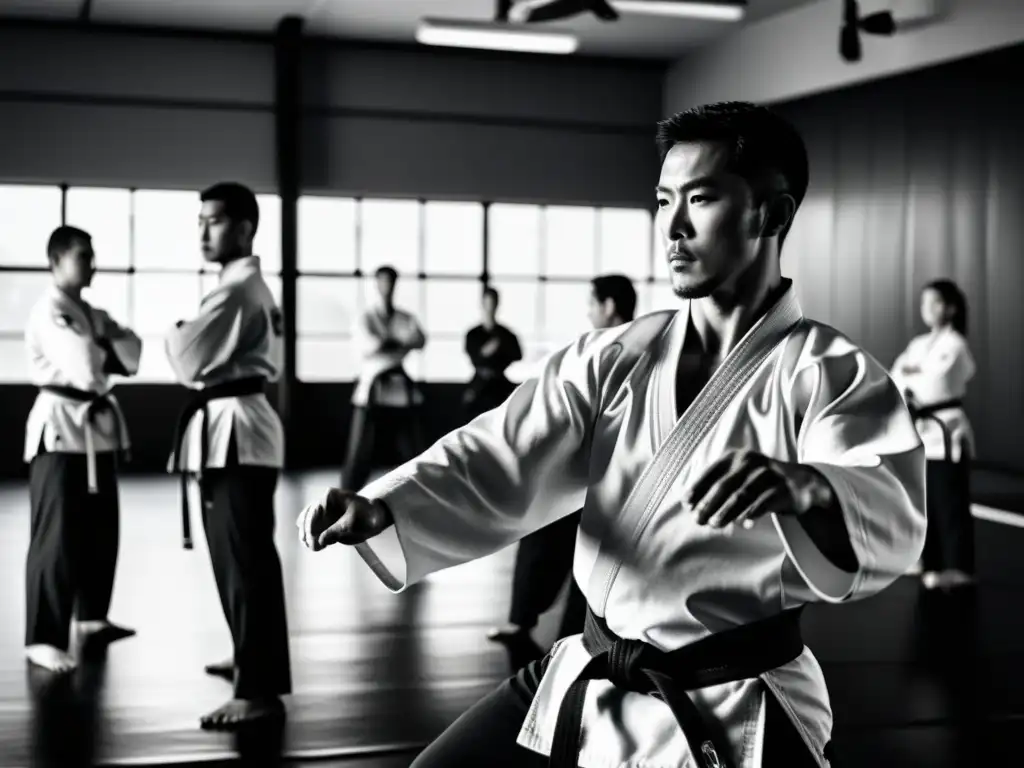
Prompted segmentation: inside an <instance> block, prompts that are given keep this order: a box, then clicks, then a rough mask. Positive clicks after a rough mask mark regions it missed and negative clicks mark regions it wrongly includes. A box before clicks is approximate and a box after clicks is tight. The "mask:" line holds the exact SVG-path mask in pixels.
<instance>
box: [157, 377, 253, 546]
mask: <svg viewBox="0 0 1024 768" xmlns="http://www.w3.org/2000/svg"><path fill="white" fill-rule="evenodd" d="M265 385H266V380H265V379H264V378H263V377H262V376H251V377H249V378H245V379H235V380H234V381H225V382H223V383H221V384H214V385H212V386H209V387H205V388H204V389H200V390H195V391H193V392H192V393H191V395H190V397H189V399H188V401H187V402H186V403H185V407H184V408H182V410H181V414H180V415H179V416H178V423H177V426H176V427H175V428H174V444H173V446H172V448H171V467H172V468H173V470H174V471H180V473H181V531H182V543H183V545H184V547H185V549H192V519H191V517H190V515H189V508H188V472H187V471H186V470H179V469H178V464H179V459H180V457H181V444H182V442H183V441H184V439H185V431H186V430H187V429H188V425H189V422H190V421H192V417H193V416H195V415H196V414H197V413H199V412H200V411H201V412H202V414H203V429H202V432H200V433H199V471H198V472H197V473H196V477H197V479H198V480H199V481H200V482H199V488H200V493H202V492H203V491H202V488H203V484H202V475H203V471H204V470H205V469H206V460H207V457H208V455H209V452H210V437H209V426H210V411H209V408H208V407H207V406H208V405H209V404H210V402H212V401H213V400H223V399H224V398H228V397H244V396H246V395H259V394H262V393H263V390H264V387H265Z"/></svg>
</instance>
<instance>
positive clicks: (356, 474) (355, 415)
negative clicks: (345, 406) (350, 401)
mask: <svg viewBox="0 0 1024 768" xmlns="http://www.w3.org/2000/svg"><path fill="white" fill-rule="evenodd" d="M418 418H419V413H418V412H417V411H416V409H415V408H394V407H389V406H381V405H374V406H356V407H355V408H353V409H352V424H351V426H350V427H349V438H348V453H347V454H346V457H345V465H344V468H343V469H342V478H341V479H342V487H344V488H345V489H346V490H349V491H353V492H358V491H360V490H362V488H363V487H364V486H365V485H366V484H367V483H368V482H369V480H370V474H371V473H372V472H373V470H374V468H375V467H377V466H388V465H391V466H394V465H397V464H401V463H403V462H405V461H408V460H409V459H411V458H413V457H414V456H416V455H417V454H419V452H420V445H419V443H420V440H419V435H418V430H419V424H418V423H417V422H416V420H417V419H418Z"/></svg>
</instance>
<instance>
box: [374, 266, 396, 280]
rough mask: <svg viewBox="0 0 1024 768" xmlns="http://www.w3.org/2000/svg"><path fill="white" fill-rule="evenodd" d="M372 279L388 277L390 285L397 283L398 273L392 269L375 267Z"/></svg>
mask: <svg viewBox="0 0 1024 768" xmlns="http://www.w3.org/2000/svg"><path fill="white" fill-rule="evenodd" d="M373 276H374V277H388V278H390V279H391V282H392V283H395V282H398V272H397V271H396V270H395V268H394V267H389V266H386V265H385V266H383V267H377V271H376V272H374V273H373Z"/></svg>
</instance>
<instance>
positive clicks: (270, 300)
mask: <svg viewBox="0 0 1024 768" xmlns="http://www.w3.org/2000/svg"><path fill="white" fill-rule="evenodd" d="M200 199H201V201H202V208H201V210H200V214H199V236H200V246H201V248H202V253H203V258H204V259H205V260H206V261H207V262H210V263H214V264H219V265H220V278H219V280H218V285H217V287H216V288H214V289H213V290H212V291H211V292H210V293H209V294H207V295H206V296H205V297H204V298H203V301H202V303H201V304H200V306H199V315H198V316H197V317H196V318H195V319H193V320H190V321H188V322H185V321H179V322H178V323H177V325H176V326H175V327H174V328H173V329H171V331H169V332H168V335H167V340H166V353H167V359H168V361H169V362H170V364H171V368H172V370H173V371H174V374H175V376H176V378H177V379H178V381H179V382H181V383H182V384H184V385H185V386H187V387H189V388H190V389H191V390H192V391H191V397H190V399H189V401H188V404H187V405H186V407H185V409H184V411H183V412H182V414H181V418H180V419H179V422H178V428H177V431H176V434H175V437H174V446H173V453H172V455H171V460H170V466H169V469H170V471H171V472H180V473H181V475H182V489H181V492H182V504H183V510H182V514H183V523H184V527H185V546H186V548H191V534H190V527H189V510H188V496H187V487H186V485H185V483H186V482H187V479H186V478H187V476H188V475H189V474H194V475H196V476H197V478H198V481H199V483H198V484H199V490H200V497H201V499H202V504H203V506H202V516H203V527H204V528H205V530H206V539H207V542H208V543H209V549H210V560H211V562H212V565H213V573H214V577H215V579H216V582H217V591H218V593H219V595H220V602H221V607H222V608H223V609H224V617H225V618H226V619H227V623H228V627H229V629H230V630H231V639H232V643H233V645H234V655H233V658H231V659H229V660H227V661H224V662H221V663H215V664H210V665H209V666H207V667H206V672H207V674H210V675H213V676H215V677H222V678H224V679H226V680H229V681H231V682H233V683H234V696H233V697H232V698H231V699H230V700H229V701H228V702H227V703H225V704H224V705H223V706H221V707H219V708H218V709H216V710H214V711H213V712H211V713H209V714H208V715H205V716H204V717H202V718H201V719H200V725H201V726H202V728H204V729H207V730H235V729H237V728H239V727H241V726H242V725H245V724H248V723H252V722H255V721H262V720H268V719H280V718H281V717H283V716H284V705H283V704H282V702H281V699H280V697H281V696H284V695H287V694H289V693H291V656H290V653H289V648H288V619H287V614H286V612H285V596H284V580H283V578H282V574H281V560H280V558H279V557H278V554H277V548H276V546H275V544H274V522H275V520H274V491H275V490H276V488H277V480H278V476H279V474H280V471H281V468H282V467H283V466H284V428H283V426H282V424H281V419H280V417H279V416H278V415H277V411H275V410H274V408H273V406H271V404H270V402H269V401H268V400H267V397H266V394H265V392H264V391H265V389H266V385H267V383H268V382H271V381H275V380H277V378H278V376H280V373H281V358H282V354H283V335H284V328H283V320H282V315H281V311H280V309H279V308H278V307H277V304H276V302H275V301H274V297H273V295H272V294H271V292H270V289H269V288H268V287H267V284H266V282H265V281H264V279H263V274H262V272H261V269H260V257H259V256H255V255H253V252H252V245H253V238H254V237H255V236H256V230H257V228H258V227H259V219H260V212H259V205H258V203H257V201H256V196H255V195H254V194H253V192H252V191H251V190H250V189H248V188H247V187H244V186H242V185H241V184H235V183H222V184H216V185H214V186H213V187H210V188H209V189H207V190H206V191H205V192H203V193H202V195H201V196H200Z"/></svg>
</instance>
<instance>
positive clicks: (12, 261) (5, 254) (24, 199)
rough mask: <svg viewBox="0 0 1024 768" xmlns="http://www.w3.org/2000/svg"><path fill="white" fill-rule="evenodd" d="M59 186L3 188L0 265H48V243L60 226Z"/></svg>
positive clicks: (0, 186) (0, 211)
mask: <svg viewBox="0 0 1024 768" xmlns="http://www.w3.org/2000/svg"><path fill="white" fill-rule="evenodd" d="M60 198H61V192H60V188H59V187H35V186H22V185H11V186H6V185H0V264H3V265H4V266H8V267H26V266H38V267H45V266H46V243H47V241H48V240H49V239H50V235H51V234H52V233H53V230H55V229H56V228H57V227H59V226H60V207H61V200H60Z"/></svg>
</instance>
